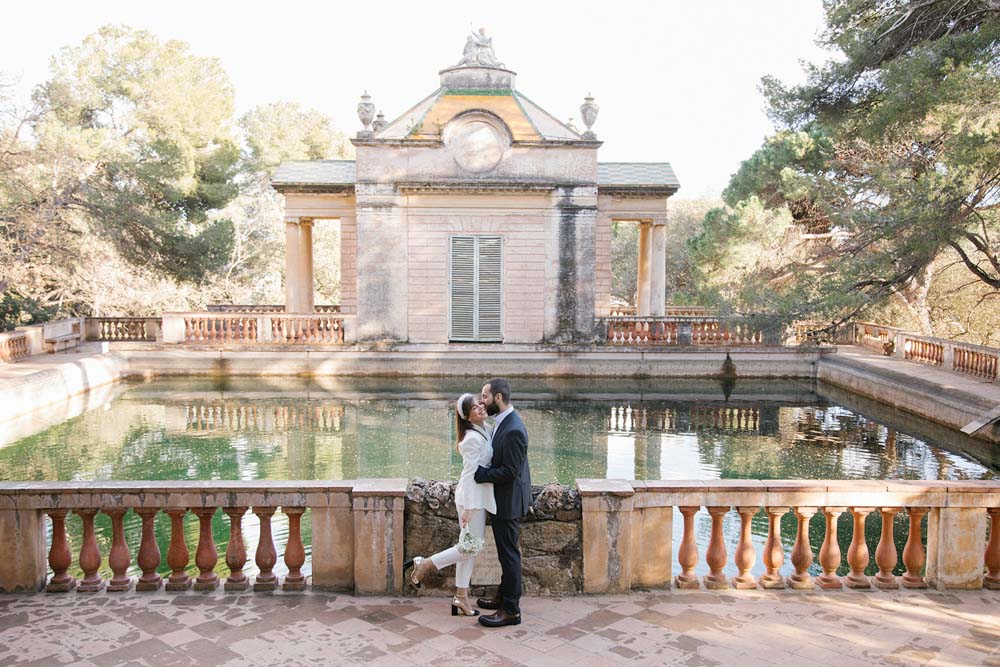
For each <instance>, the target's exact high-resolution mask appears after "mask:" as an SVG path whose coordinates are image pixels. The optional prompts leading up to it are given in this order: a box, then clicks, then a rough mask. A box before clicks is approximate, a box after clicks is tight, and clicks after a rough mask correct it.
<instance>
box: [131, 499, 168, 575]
mask: <svg viewBox="0 0 1000 667" xmlns="http://www.w3.org/2000/svg"><path fill="white" fill-rule="evenodd" d="M157 512H159V510H158V509H156V508H155V507H142V508H137V509H136V510H135V513H136V514H138V515H139V517H140V518H141V519H142V540H141V541H140V542H139V555H138V556H136V559H135V561H136V563H137V564H138V565H139V568H140V569H141V570H142V576H140V577H139V580H138V581H136V582H135V590H137V591H158V590H160V586H161V585H162V584H163V579H162V578H160V575H159V574H158V573H157V572H156V568H157V567H159V566H160V545H158V544H157V543H156V531H155V527H156V513H157Z"/></svg>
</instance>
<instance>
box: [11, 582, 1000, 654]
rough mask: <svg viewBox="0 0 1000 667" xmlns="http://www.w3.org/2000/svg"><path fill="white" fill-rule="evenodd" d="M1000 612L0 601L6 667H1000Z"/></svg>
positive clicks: (711, 599)
mask: <svg viewBox="0 0 1000 667" xmlns="http://www.w3.org/2000/svg"><path fill="white" fill-rule="evenodd" d="M998 610H1000V596H998V595H997V593H995V592H990V591H969V592H964V591H963V592H948V593H938V592H932V591H924V592H918V591H899V592H892V593H886V592H871V593H859V592H855V591H850V592H847V591H845V592H835V593H831V592H812V593H802V592H793V591H780V592H765V591H746V592H743V591H741V592H739V593H736V592H731V593H727V592H721V593H720V592H715V591H712V592H707V591H672V592H656V593H645V594H644V593H634V594H632V595H628V596H594V597H590V596H580V597H564V598H525V599H524V600H523V602H522V618H523V622H522V624H521V625H519V626H512V627H506V628H500V629H492V630H488V629H486V628H482V627H480V626H479V625H478V624H477V623H476V621H475V620H474V619H469V618H462V617H453V616H451V615H450V614H449V600H448V599H447V598H429V597H421V598H407V597H404V598H390V597H354V596H351V595H344V594H324V593H297V594H282V593H276V594H270V595H268V594H263V595H262V594H256V595H251V594H243V595H232V594H228V595H227V594H224V593H222V592H216V593H202V594H199V593H185V594H166V593H153V594H136V593H126V594H122V595H115V594H108V593H98V594H94V595H85V594H79V593H69V594H65V595H44V594H39V595H27V596H0V666H2V665H24V664H46V665H49V664H82V665H222V664H225V665H248V664H249V665H274V664H281V665H314V664H364V665H368V666H370V667H373V666H375V665H406V664H412V665H422V664H434V665H462V666H468V665H573V666H574V667H585V666H587V665H608V664H626V665H688V666H690V667H705V666H710V665H739V667H753V666H755V665H815V664H818V665H835V666H836V667H853V666H854V665H872V664H885V665H915V664H931V665H956V666H957V665H979V664H982V665H997V666H1000V611H998Z"/></svg>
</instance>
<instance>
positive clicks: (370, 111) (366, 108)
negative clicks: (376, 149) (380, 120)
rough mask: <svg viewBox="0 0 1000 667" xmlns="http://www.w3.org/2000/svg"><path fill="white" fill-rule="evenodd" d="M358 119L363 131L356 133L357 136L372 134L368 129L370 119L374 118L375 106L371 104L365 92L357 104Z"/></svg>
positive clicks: (370, 99)
mask: <svg viewBox="0 0 1000 667" xmlns="http://www.w3.org/2000/svg"><path fill="white" fill-rule="evenodd" d="M358 118H359V119H360V120H361V124H362V125H364V127H365V129H364V130H362V131H361V132H358V136H366V135H370V134H371V133H372V131H371V129H370V126H371V124H372V119H373V118H375V105H374V104H372V98H371V95H369V94H368V91H367V90H366V91H365V92H364V94H363V95H362V96H361V102H359V103H358Z"/></svg>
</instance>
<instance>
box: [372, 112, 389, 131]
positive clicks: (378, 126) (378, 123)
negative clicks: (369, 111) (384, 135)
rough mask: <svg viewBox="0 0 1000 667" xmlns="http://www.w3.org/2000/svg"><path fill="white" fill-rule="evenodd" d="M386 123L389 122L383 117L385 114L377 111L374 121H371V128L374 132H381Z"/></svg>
mask: <svg viewBox="0 0 1000 667" xmlns="http://www.w3.org/2000/svg"><path fill="white" fill-rule="evenodd" d="M388 124H389V123H388V121H386V119H385V114H383V113H382V112H381V111H379V112H378V115H377V116H375V122H373V123H372V129H373V130H374V131H375V132H381V131H382V129H383V128H384V127H385V126H386V125H388Z"/></svg>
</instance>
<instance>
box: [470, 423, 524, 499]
mask: <svg viewBox="0 0 1000 667" xmlns="http://www.w3.org/2000/svg"><path fill="white" fill-rule="evenodd" d="M476 482H477V483H479V484H485V483H487V482H491V483H492V484H493V495H494V497H495V498H496V501H497V513H496V516H497V517H498V518H500V519H520V518H521V517H522V516H524V515H525V514H527V513H528V508H529V507H531V472H530V471H529V470H528V430H527V429H526V428H525V427H524V422H523V421H521V415H519V414H517V410H515V411H513V412H511V413H510V414H509V415H507V416H506V417H504V420H503V421H502V422H500V426H499V427H497V430H496V432H495V433H494V434H493V460H492V461H490V467H489V468H486V467H483V466H479V469H478V470H476Z"/></svg>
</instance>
